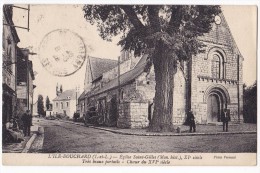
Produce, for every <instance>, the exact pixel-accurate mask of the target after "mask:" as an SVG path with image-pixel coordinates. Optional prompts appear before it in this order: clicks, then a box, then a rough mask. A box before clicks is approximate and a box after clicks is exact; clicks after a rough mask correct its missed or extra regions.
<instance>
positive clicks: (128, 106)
mask: <svg viewBox="0 0 260 173" xmlns="http://www.w3.org/2000/svg"><path fill="white" fill-rule="evenodd" d="M148 125H149V121H148V103H142V102H138V103H137V102H125V103H120V105H119V117H118V121H117V127H119V128H145V127H148Z"/></svg>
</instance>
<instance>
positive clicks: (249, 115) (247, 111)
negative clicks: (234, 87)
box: [243, 81, 257, 123]
mask: <svg viewBox="0 0 260 173" xmlns="http://www.w3.org/2000/svg"><path fill="white" fill-rule="evenodd" d="M243 96H244V104H243V108H244V109H243V116H244V122H245V123H256V122H257V82H256V81H255V82H254V84H253V85H251V86H249V87H246V86H245V85H244V94H243Z"/></svg>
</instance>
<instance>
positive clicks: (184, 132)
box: [59, 120, 257, 136]
mask: <svg viewBox="0 0 260 173" xmlns="http://www.w3.org/2000/svg"><path fill="white" fill-rule="evenodd" d="M59 121H63V122H66V123H71V124H75V125H80V126H85V125H84V123H81V122H73V121H65V120H59ZM87 127H89V128H95V129H99V130H104V131H109V132H112V133H117V134H123V135H136V136H195V135H225V134H256V132H257V124H249V123H241V124H233V123H230V124H229V127H228V128H229V131H228V132H223V126H222V123H219V124H207V125H204V124H203V125H200V124H197V125H196V132H192V133H190V132H189V126H186V125H179V126H177V125H176V126H175V128H177V127H180V129H181V133H177V132H176V130H175V131H174V132H162V133H159V132H149V131H148V129H121V128H117V127H106V126H93V125H91V124H88V126H87Z"/></svg>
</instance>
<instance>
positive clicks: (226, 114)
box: [222, 109, 230, 132]
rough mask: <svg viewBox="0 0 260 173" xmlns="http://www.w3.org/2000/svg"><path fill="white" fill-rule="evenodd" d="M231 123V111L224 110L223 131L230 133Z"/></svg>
mask: <svg viewBox="0 0 260 173" xmlns="http://www.w3.org/2000/svg"><path fill="white" fill-rule="evenodd" d="M229 121H230V115H229V111H227V109H224V110H223V117H222V122H223V131H224V132H225V131H226V132H228V122H229Z"/></svg>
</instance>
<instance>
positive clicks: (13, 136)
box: [4, 110, 32, 142]
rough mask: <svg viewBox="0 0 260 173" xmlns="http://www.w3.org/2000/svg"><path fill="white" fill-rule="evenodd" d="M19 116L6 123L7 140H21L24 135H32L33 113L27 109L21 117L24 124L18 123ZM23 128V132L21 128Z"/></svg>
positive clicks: (5, 134) (5, 136)
mask: <svg viewBox="0 0 260 173" xmlns="http://www.w3.org/2000/svg"><path fill="white" fill-rule="evenodd" d="M18 120H19V118H18V117H14V118H11V119H10V120H9V121H8V122H7V123H6V124H5V130H4V138H5V141H6V142H21V141H23V140H24V139H23V136H30V133H31V126H32V115H31V114H30V110H27V111H26V112H25V113H24V114H23V115H22V117H21V121H22V125H21V126H19V125H18ZM21 128H22V129H23V134H22V132H21V130H20V129H21Z"/></svg>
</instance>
